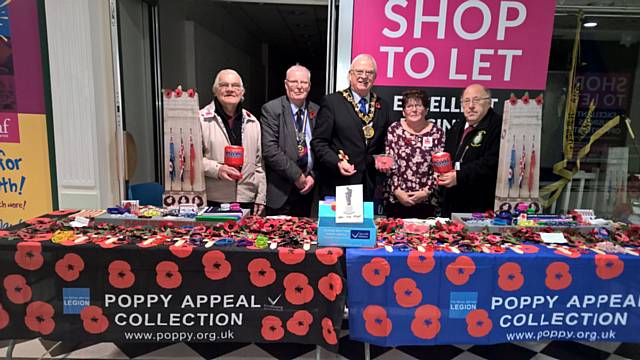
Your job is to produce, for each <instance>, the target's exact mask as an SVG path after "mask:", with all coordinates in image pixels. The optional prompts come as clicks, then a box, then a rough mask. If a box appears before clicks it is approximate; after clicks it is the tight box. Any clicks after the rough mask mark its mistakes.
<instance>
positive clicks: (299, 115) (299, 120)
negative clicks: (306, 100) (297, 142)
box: [296, 109, 304, 133]
mask: <svg viewBox="0 0 640 360" xmlns="http://www.w3.org/2000/svg"><path fill="white" fill-rule="evenodd" d="M302 113H303V110H302V109H298V112H297V113H296V129H298V132H299V133H300V132H302V131H303V130H304V129H303V126H304V122H303V121H304V118H303V117H302Z"/></svg>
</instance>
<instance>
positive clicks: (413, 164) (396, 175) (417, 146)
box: [385, 120, 444, 204]
mask: <svg viewBox="0 0 640 360" xmlns="http://www.w3.org/2000/svg"><path fill="white" fill-rule="evenodd" d="M402 122H404V120H403V121H397V122H395V123H393V124H392V125H391V126H390V127H389V130H388V131H387V140H386V142H385V148H386V150H385V151H386V153H387V154H388V155H391V156H392V157H393V159H394V166H393V169H392V170H391V172H390V174H389V177H388V178H387V183H386V186H385V200H386V201H387V202H392V203H396V202H398V200H397V199H396V197H395V196H394V195H393V192H394V191H395V190H396V189H402V190H404V191H407V192H409V191H419V190H422V189H424V188H425V187H427V188H428V190H429V198H428V199H427V202H429V203H432V204H437V200H438V199H437V198H436V196H437V195H436V191H435V190H436V188H437V186H438V185H437V184H436V181H435V179H434V177H433V168H432V167H431V155H432V154H435V153H437V152H440V151H443V149H444V131H442V129H441V128H439V127H438V126H437V125H436V124H432V126H431V129H429V131H427V132H425V133H422V134H419V135H418V134H413V133H410V132H409V131H407V130H406V129H405V128H403V127H402Z"/></svg>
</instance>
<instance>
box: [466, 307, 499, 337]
mask: <svg viewBox="0 0 640 360" xmlns="http://www.w3.org/2000/svg"><path fill="white" fill-rule="evenodd" d="M465 320H466V321H467V332H468V333H469V335H471V336H473V337H483V336H486V335H487V334H488V333H489V332H491V328H492V327H493V322H492V321H491V319H489V314H488V313H487V311H486V310H483V309H476V310H473V311H470V312H469V313H468V314H467V317H466V319H465Z"/></svg>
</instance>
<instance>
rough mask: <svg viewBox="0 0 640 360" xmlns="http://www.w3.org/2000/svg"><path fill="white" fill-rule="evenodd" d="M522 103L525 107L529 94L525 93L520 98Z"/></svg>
mask: <svg viewBox="0 0 640 360" xmlns="http://www.w3.org/2000/svg"><path fill="white" fill-rule="evenodd" d="M522 103H523V104H525V105H527V104H528V103H529V93H528V92H525V93H524V96H523V97H522Z"/></svg>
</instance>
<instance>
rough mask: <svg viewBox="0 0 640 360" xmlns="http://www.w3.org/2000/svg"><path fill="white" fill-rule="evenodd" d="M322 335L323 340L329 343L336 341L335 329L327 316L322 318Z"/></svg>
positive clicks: (335, 342) (333, 343) (332, 343)
mask: <svg viewBox="0 0 640 360" xmlns="http://www.w3.org/2000/svg"><path fill="white" fill-rule="evenodd" d="M322 336H323V337H324V341H326V342H327V344H329V345H335V344H337V343H338V337H337V336H336V330H335V329H334V328H333V322H332V321H331V319H329V318H327V317H326V318H323V319H322Z"/></svg>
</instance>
